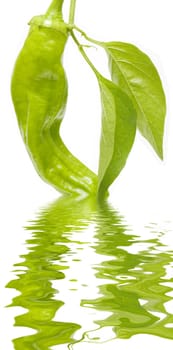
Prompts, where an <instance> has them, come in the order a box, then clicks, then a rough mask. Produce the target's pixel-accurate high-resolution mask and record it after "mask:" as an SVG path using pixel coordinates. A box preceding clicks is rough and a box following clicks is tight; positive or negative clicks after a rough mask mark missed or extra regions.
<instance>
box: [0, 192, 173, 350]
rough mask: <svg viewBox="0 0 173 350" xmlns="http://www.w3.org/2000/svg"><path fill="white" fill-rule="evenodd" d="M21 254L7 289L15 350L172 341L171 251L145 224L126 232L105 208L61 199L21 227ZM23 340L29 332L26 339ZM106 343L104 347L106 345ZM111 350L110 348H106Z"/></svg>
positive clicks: (114, 214)
mask: <svg viewBox="0 0 173 350" xmlns="http://www.w3.org/2000/svg"><path fill="white" fill-rule="evenodd" d="M25 229H26V230H27V231H30V238H29V239H27V240H26V246H27V254H25V255H23V256H21V257H22V262H20V263H16V264H15V267H14V269H15V271H16V272H15V273H16V279H14V280H13V281H11V282H9V283H8V285H7V288H14V289H15V290H17V291H18V292H19V293H20V294H19V295H18V296H16V297H15V298H14V299H13V301H12V303H11V305H10V307H14V306H18V307H22V308H24V309H22V311H21V313H20V314H18V315H17V316H16V317H15V326H18V327H27V328H29V329H30V330H31V334H30V335H26V336H22V337H20V338H16V339H14V340H13V344H14V349H16V350H20V349H22V350H30V349H37V350H47V349H56V348H57V349H59V348H60V345H63V344H64V349H65V348H66V349H75V345H77V344H78V345H79V343H81V347H80V348H81V350H82V343H84V342H88V343H90V342H92V343H96V344H99V343H100V344H101V343H103V342H107V341H110V340H111V339H115V338H121V339H127V338H130V337H132V336H134V335H135V334H150V335H155V336H159V337H163V338H168V339H173V307H172V305H173V274H172V270H173V250H171V249H170V247H169V246H167V244H166V243H165V240H164V238H165V236H166V234H167V232H166V231H165V232H164V231H163V232H160V231H158V230H157V225H155V224H152V225H149V227H148V228H146V231H147V234H146V236H145V235H144V234H141V232H137V233H136V232H135V233H134V232H133V229H132V228H130V227H129V226H128V224H127V223H126V220H125V218H124V217H123V216H122V215H120V213H118V212H117V211H116V210H114V209H113V208H112V207H111V206H110V205H109V204H108V203H107V202H104V203H102V204H98V203H96V202H95V200H94V199H92V198H88V199H83V200H82V199H81V200H77V199H75V198H72V197H62V198H60V199H59V200H57V201H55V202H54V203H53V204H51V205H49V206H47V207H46V208H44V209H42V210H41V211H40V212H39V213H38V214H37V216H36V218H35V219H34V220H33V221H30V222H29V224H28V225H27V227H26V228H25ZM27 334H28V332H27ZM109 344H111V343H109ZM109 346H110V345H109Z"/></svg>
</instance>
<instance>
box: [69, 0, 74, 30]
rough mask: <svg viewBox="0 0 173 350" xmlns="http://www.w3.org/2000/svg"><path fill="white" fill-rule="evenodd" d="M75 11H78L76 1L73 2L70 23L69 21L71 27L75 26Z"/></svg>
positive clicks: (72, 0)
mask: <svg viewBox="0 0 173 350" xmlns="http://www.w3.org/2000/svg"><path fill="white" fill-rule="evenodd" d="M75 10H76V0H71V3H70V13H69V21H68V24H69V25H71V26H73V25H74V18H75Z"/></svg>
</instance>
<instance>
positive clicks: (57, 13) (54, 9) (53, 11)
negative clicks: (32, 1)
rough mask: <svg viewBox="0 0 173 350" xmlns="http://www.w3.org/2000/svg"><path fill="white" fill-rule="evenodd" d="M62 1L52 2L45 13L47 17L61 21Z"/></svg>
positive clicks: (54, 0) (55, 0)
mask: <svg viewBox="0 0 173 350" xmlns="http://www.w3.org/2000/svg"><path fill="white" fill-rule="evenodd" d="M63 2H64V0H53V1H52V2H51V4H50V6H49V8H48V10H47V12H46V16H47V17H51V18H59V19H62V6H63Z"/></svg>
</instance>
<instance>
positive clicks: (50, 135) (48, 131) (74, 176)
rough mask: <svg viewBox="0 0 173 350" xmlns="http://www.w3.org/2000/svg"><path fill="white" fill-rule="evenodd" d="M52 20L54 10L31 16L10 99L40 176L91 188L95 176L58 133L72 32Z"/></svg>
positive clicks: (68, 187) (62, 185)
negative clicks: (64, 60) (65, 54)
mask: <svg viewBox="0 0 173 350" xmlns="http://www.w3.org/2000/svg"><path fill="white" fill-rule="evenodd" d="M48 22H49V25H48V26H47V23H48ZM50 22H51V21H50V16H49V21H47V18H46V16H39V17H34V18H33V20H31V22H30V25H31V28H30V32H29V34H28V37H27V39H26V41H25V43H24V46H23V48H22V50H21V52H20V54H19V56H18V58H17V61H16V64H15V67H14V72H13V76H12V83H11V93H12V100H13V104H14V108H15V112H16V115H17V119H18V124H19V128H20V131H21V135H22V137H23V140H24V143H25V145H26V148H27V150H28V153H29V155H30V157H31V159H32V161H33V164H34V166H35V168H36V170H37V172H38V174H39V175H40V176H41V177H42V179H43V180H45V181H46V182H47V183H49V184H50V185H52V186H53V187H55V188H56V189H57V190H58V191H60V192H62V193H66V194H74V195H75V194H77V195H78V194H82V193H85V194H93V193H95V192H96V188H97V176H96V175H95V174H94V173H93V172H92V171H91V170H89V169H88V168H87V167H86V166H85V165H84V164H82V163H81V162H80V161H79V160H78V159H77V158H75V157H74V156H73V155H72V154H71V153H70V151H69V150H68V149H67V148H66V146H65V145H64V143H63V141H62V139H61V137H60V125H61V122H62V119H63V116H64V112H65V107H66V102H67V79H66V75H65V72H64V69H63V66H62V62H61V61H62V54H63V52H64V47H65V44H66V41H67V38H68V33H67V29H66V27H65V25H63V23H64V22H62V20H60V21H59V23H58V21H56V26H55V25H52V24H50ZM52 23H53V22H52Z"/></svg>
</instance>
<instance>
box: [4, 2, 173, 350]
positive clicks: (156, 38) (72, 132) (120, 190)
mask: <svg viewBox="0 0 173 350" xmlns="http://www.w3.org/2000/svg"><path fill="white" fill-rule="evenodd" d="M69 2H70V1H69V0H65V6H64V15H65V20H67V17H68V16H67V13H68V6H69ZM48 5H49V1H48V0H28V1H27V0H25V1H24V0H15V1H14V0H11V1H10V0H3V1H1V3H0V33H1V49H0V63H1V65H0V95H1V98H0V118H1V119H0V120H1V124H0V125H1V126H0V143H1V145H0V152H1V158H0V159H1V172H0V176H1V181H0V186H1V192H0V193H1V196H0V198H1V244H0V247H1V250H2V252H1V268H2V272H1V285H2V288H3V286H4V285H5V284H6V283H7V282H8V281H9V280H10V279H12V276H13V275H12V273H10V271H11V270H12V265H13V263H15V262H16V261H18V256H19V255H20V254H21V253H22V252H23V251H24V249H25V248H24V246H22V244H23V243H24V237H23V229H22V226H24V225H25V223H26V221H27V220H28V219H32V218H33V217H34V212H35V211H36V210H38V208H39V207H40V206H44V205H45V204H46V203H47V202H51V201H53V200H54V199H55V198H57V196H58V194H57V193H56V191H55V190H54V189H52V188H51V187H49V186H48V185H47V184H45V183H44V182H42V180H41V179H40V178H39V177H38V175H37V174H36V172H35V170H34V168H33V165H32V163H31V161H30V159H29V157H28V155H27V153H26V150H25V147H24V145H23V142H22V140H21V137H20V134H19V130H18V126H17V122H16V117H15V113H14V109H13V106H12V102H11V97H10V79H11V74H12V70H13V65H14V62H15V59H16V56H17V55H18V52H19V50H20V49H21V47H22V44H23V42H24V40H25V37H26V35H27V32H28V26H27V22H28V21H29V20H30V19H31V18H32V16H34V15H37V14H41V13H44V12H45V10H46V8H47V7H48ZM76 24H77V25H78V26H79V27H81V28H83V29H84V30H85V31H86V32H87V33H88V35H89V36H92V37H93V38H96V39H98V40H108V41H109V40H117V41H125V42H131V43H133V44H135V45H137V46H138V47H139V48H140V49H142V50H143V51H145V52H146V53H147V54H148V55H149V56H150V57H151V59H152V60H153V62H154V63H155V64H156V66H157V68H158V71H159V73H160V75H161V78H162V81H163V85H164V88H165V92H166V97H167V120H166V126H165V139H164V154H165V158H164V162H161V161H160V160H159V159H157V156H156V155H155V154H154V152H153V151H152V149H151V147H150V146H149V145H148V144H147V142H146V141H144V139H143V138H141V137H139V135H138V136H137V139H136V142H135V144H134V147H133V150H132V152H131V154H130V157H129V160H128V162H127V165H126V168H125V169H124V170H123V172H122V174H121V175H120V177H119V178H118V180H117V181H116V183H115V184H114V185H113V186H112V187H111V190H110V192H111V196H110V200H111V202H112V204H113V205H114V207H116V208H117V209H118V210H119V211H120V213H122V214H123V215H124V216H125V217H126V218H127V221H129V222H130V223H132V224H133V225H139V226H142V225H143V224H147V223H148V222H151V221H155V222H157V221H159V222H160V221H163V222H165V221H170V220H172V219H173V210H172V208H173V118H172V116H173V43H172V33H173V21H172V1H170V0H164V1H162V0H157V1H156V0H145V1H144V0H141V1H139V0H131V1H129V0H121V1H120V0H119V1H118V0H117V1H115V0H107V1H104V0H77V11H76ZM82 40H83V39H82ZM88 53H89V54H90V57H91V58H92V59H93V60H94V62H95V63H96V64H97V66H98V67H99V69H100V71H101V72H102V73H104V74H105V75H108V70H107V66H106V63H107V60H106V57H105V55H104V54H103V53H102V52H101V51H100V50H96V49H95V48H90V49H88ZM64 65H65V67H66V71H67V75H68V79H69V102H68V107H67V113H66V116H65V120H64V124H63V127H62V134H63V138H64V140H65V142H66V144H67V145H68V146H69V147H70V149H71V151H72V152H73V153H75V154H76V156H78V157H79V158H80V159H81V160H83V161H84V162H85V163H86V164H87V165H88V166H89V167H91V168H92V169H93V170H94V171H97V163H98V147H99V135H100V116H101V110H100V100H99V92H98V87H97V82H96V80H95V77H94V76H93V73H92V72H91V71H90V68H89V67H88V66H87V65H86V63H85V62H83V59H82V58H81V57H80V54H79V52H78V51H77V48H76V47H75V46H74V45H72V42H71V40H69V43H68V45H67V48H66V52H65V55H64ZM170 243H171V242H170ZM12 296H13V291H7V290H6V291H5V290H3V292H2V293H1V305H2V306H3V305H6V304H8V303H10V300H11V297H12ZM13 314H14V315H15V312H14V313H13ZM13 314H12V312H11V313H10V312H9V311H8V312H7V311H2V313H1V317H3V318H2V319H1V322H0V323H1V327H2V326H3V325H4V330H3V331H2V330H1V334H2V335H3V338H2V340H1V341H2V345H1V346H2V348H3V349H7V350H12V349H13V348H12V347H11V343H10V338H13V336H15V337H16V334H17V335H18V336H20V330H19V331H18V333H16V331H14V330H13V328H12V324H13ZM144 339H145V344H144V342H141V338H140V336H138V337H134V338H132V339H131V340H129V341H128V342H127V344H126V346H128V349H132V348H133V349H134V350H137V349H139V348H140V349H143V348H144V347H146V346H147V344H149V347H150V348H151V342H153V344H152V347H153V346H157V349H162V348H163V347H164V346H165V347H167V349H171V347H172V342H170V341H168V340H164V339H159V338H154V337H152V339H151V337H149V336H144ZM116 344H117V345H116V348H117V349H118V350H120V349H124V348H125V346H124V344H125V343H124V342H123V343H121V341H118V342H117V343H116ZM93 348H94V349H96V348H99V349H105V345H104V346H101V345H99V347H96V346H95V347H93ZM76 349H78V348H77V347H76ZM79 349H80V347H79ZM84 349H85V347H84V346H83V348H82V349H80V350H84ZM90 349H92V346H90Z"/></svg>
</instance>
